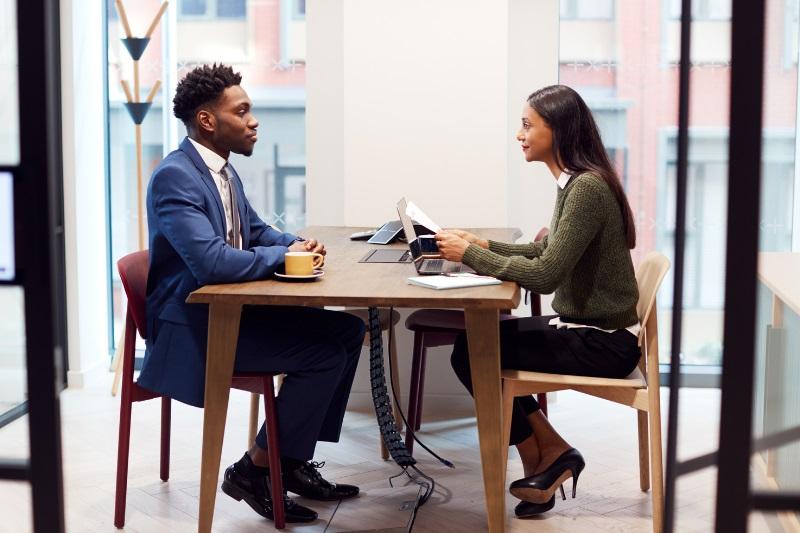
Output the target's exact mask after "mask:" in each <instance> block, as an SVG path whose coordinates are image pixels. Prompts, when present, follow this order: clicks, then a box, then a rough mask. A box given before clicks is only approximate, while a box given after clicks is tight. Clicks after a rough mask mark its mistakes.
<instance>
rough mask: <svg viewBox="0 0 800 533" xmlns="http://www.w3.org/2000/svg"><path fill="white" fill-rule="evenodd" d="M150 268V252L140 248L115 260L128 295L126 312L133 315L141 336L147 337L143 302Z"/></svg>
mask: <svg viewBox="0 0 800 533" xmlns="http://www.w3.org/2000/svg"><path fill="white" fill-rule="evenodd" d="M149 268H150V252H148V251H147V250H142V251H140V252H134V253H132V254H128V255H126V256H125V257H123V258H122V259H120V260H119V261H117V270H118V271H119V277H120V279H121V280H122V287H123V288H124V289H125V295H126V296H127V297H128V313H130V314H131V315H132V317H133V322H134V324H136V329H137V330H138V331H139V335H141V337H142V338H146V337H147V320H146V317H145V302H146V300H147V271H148V269H149Z"/></svg>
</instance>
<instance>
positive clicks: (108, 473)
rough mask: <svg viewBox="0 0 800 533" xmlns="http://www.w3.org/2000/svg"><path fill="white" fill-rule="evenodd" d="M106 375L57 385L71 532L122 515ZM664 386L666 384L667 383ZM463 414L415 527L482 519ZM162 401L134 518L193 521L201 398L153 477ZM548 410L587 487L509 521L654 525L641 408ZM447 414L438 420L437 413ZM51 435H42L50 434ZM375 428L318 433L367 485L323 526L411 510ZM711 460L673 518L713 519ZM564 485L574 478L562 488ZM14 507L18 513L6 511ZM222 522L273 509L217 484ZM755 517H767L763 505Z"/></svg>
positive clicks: (443, 421)
mask: <svg viewBox="0 0 800 533" xmlns="http://www.w3.org/2000/svg"><path fill="white" fill-rule="evenodd" d="M105 380H106V378H105V376H103V378H102V379H101V380H100V382H99V383H97V384H96V385H95V386H92V387H89V388H86V389H82V390H68V391H65V392H64V393H63V394H62V396H61V399H62V425H63V445H64V476H65V492H66V513H67V523H68V531H70V532H87V533H89V532H106V533H110V532H113V531H116V530H115V528H114V526H113V510H114V475H115V464H116V444H117V418H118V405H119V404H118V400H117V399H114V398H111V396H110V395H109V392H108V391H109V386H108V384H107V383H106V382H105ZM665 399H666V397H665ZM681 401H682V405H681V413H682V428H681V432H680V443H681V455H682V456H683V457H690V456H693V455H694V454H697V453H702V452H705V451H709V450H712V449H714V448H715V447H716V444H717V434H716V428H717V426H718V420H717V416H718V411H719V405H718V401H719V393H718V391H716V390H687V391H685V393H684V394H682V395H681ZM247 408H248V397H247V396H246V395H244V394H240V393H238V392H235V391H234V393H233V394H232V396H231V406H230V410H229V417H228V424H227V431H226V435H225V445H224V449H223V460H222V462H223V469H224V468H225V466H226V465H227V464H230V463H231V462H234V461H236V460H238V459H239V457H241V455H242V453H243V451H244V447H245V435H246V415H247ZM455 415H456V416H455V417H448V418H445V417H444V416H439V417H436V416H435V415H434V416H430V417H428V418H427V419H426V420H425V421H424V423H423V431H422V433H421V437H422V438H423V440H424V441H425V442H426V443H427V444H428V445H429V446H431V447H432V448H433V449H434V450H435V451H437V452H438V453H439V454H441V455H442V456H444V457H446V458H448V459H450V460H451V461H453V462H454V463H455V464H456V468H455V469H448V468H445V467H443V466H441V465H440V464H438V463H437V462H436V461H435V460H433V459H432V458H431V457H430V456H429V455H428V454H427V453H425V452H424V451H419V450H417V457H418V459H419V461H420V464H421V467H422V468H423V470H424V471H425V472H426V473H427V474H429V475H431V476H433V477H435V479H436V482H437V493H436V494H435V495H434V496H433V497H432V499H431V501H430V502H429V503H428V504H427V505H425V506H424V507H422V508H421V509H420V511H419V513H418V516H417V519H416V522H415V526H414V529H413V530H414V531H417V532H435V533H445V532H472V531H485V530H486V525H485V515H484V507H483V485H482V482H481V475H480V462H479V454H478V445H477V435H476V430H475V420H474V418H472V417H471V414H470V413H469V412H465V413H455ZM158 416H159V403H158V402H145V403H143V404H137V405H134V413H133V432H132V433H133V436H132V453H131V462H130V474H129V485H128V487H129V488H128V512H127V524H126V527H125V531H128V532H140V533H153V532H176V533H177V532H194V531H196V527H197V526H196V523H197V522H196V521H197V515H198V509H197V502H198V496H199V494H198V493H199V465H200V438H201V420H202V418H201V417H202V412H201V411H200V410H199V409H194V408H191V407H186V406H183V405H180V404H176V405H175V407H174V408H173V431H172V443H173V444H172V446H173V448H172V469H171V477H170V480H169V482H167V483H162V482H160V481H159V479H158V442H159V441H158V427H159V426H158V423H159V422H158V420H159V419H158ZM550 416H551V419H552V421H553V423H554V424H555V426H556V427H557V428H559V430H560V431H561V432H562V433H563V435H564V436H565V437H566V438H567V439H568V440H569V441H570V442H571V443H572V444H573V445H574V446H576V447H577V448H579V449H580V450H581V452H582V453H583V455H584V457H585V458H586V462H587V466H586V470H585V471H584V473H583V474H582V476H581V478H580V482H579V484H578V497H577V498H576V499H574V500H573V499H568V500H567V501H566V502H564V501H561V500H560V499H559V500H557V501H556V507H555V509H554V510H553V511H551V512H549V513H547V514H545V515H542V517H541V518H540V519H535V520H518V519H515V518H513V508H514V505H515V504H516V503H517V500H515V499H514V498H513V497H512V496H510V495H508V496H507V509H508V530H509V531H537V532H555V531H569V532H572V533H578V532H591V533H597V532H598V531H603V532H609V531H610V532H647V531H651V527H652V526H651V523H650V499H649V498H650V495H649V493H643V492H641V491H640V490H639V481H638V470H637V468H638V467H637V464H638V463H637V460H636V440H635V436H636V423H635V415H634V412H633V411H631V410H628V409H626V408H623V407H618V406H615V405H612V404H610V403H608V402H604V401H600V400H596V399H592V398H589V397H585V396H582V395H579V394H577V393H560V394H559V395H558V398H557V401H556V402H555V403H554V404H552V407H551V413H550ZM437 418H438V420H437ZM42 438H46V437H43V436H42ZM26 442H27V424H26V421H25V419H21V420H19V421H17V422H15V423H13V424H11V425H9V426H7V427H6V428H4V429H2V430H0V456H3V457H9V456H13V457H24V456H26V455H27V445H26ZM377 450H378V446H377V431H376V430H375V419H374V415H373V413H371V412H348V414H347V418H346V420H345V427H344V431H343V434H342V440H341V442H340V443H338V444H327V443H324V444H321V445H320V446H318V448H317V456H316V458H315V459H316V460H319V461H322V460H324V461H325V462H326V464H325V467H324V468H323V474H324V476H325V477H326V478H328V479H330V480H334V481H339V482H346V483H356V484H358V485H360V486H361V489H362V495H361V497H359V498H358V499H356V500H351V501H346V502H343V503H342V504H341V506H340V507H339V509H338V511H337V513H336V516H335V518H334V520H333V522H332V524H331V525H330V527H329V529H328V531H353V530H374V529H383V528H391V527H399V526H403V525H404V521H405V519H406V518H407V514H406V513H404V512H402V511H400V510H399V509H398V502H400V501H401V500H403V499H404V498H406V497H407V496H408V494H409V493H410V492H411V491H410V489H409V488H408V487H406V488H397V489H392V488H390V487H389V486H388V483H387V479H388V478H389V477H390V476H392V475H394V474H396V473H397V471H398V468H397V467H396V466H394V464H393V463H388V462H383V461H382V460H380V458H379V455H378V451H377ZM521 472H522V469H521V465H520V462H519V460H518V458H517V457H516V455H515V454H514V453H512V459H511V461H510V464H509V473H508V476H509V480H513V479H516V478H518V477H520V475H521ZM715 483H716V471H715V470H713V469H707V470H705V471H702V472H699V473H695V474H693V475H690V476H686V477H684V478H681V481H680V483H679V486H678V502H677V505H678V512H677V527H676V531H679V532H681V533H683V532H694V531H698V532H699V531H712V529H713V528H712V524H713V517H714V511H713V505H714V498H715V494H714V493H715V490H714V487H715ZM569 488H570V486H569V485H568V486H567V489H569ZM567 492H568V494H569V490H568V491H567ZM304 503H307V504H309V505H311V506H312V507H313V508H314V509H316V510H317V511H318V512H319V514H320V520H318V521H317V522H316V523H314V524H311V525H305V526H303V527H290V528H289V530H291V531H304V532H322V531H323V530H324V529H325V527H326V525H327V522H328V518H329V517H330V516H331V513H332V512H333V511H334V509H335V504H322V503H319V502H304ZM29 515H30V492H29V489H28V487H27V485H25V484H19V483H10V482H0V516H2V517H3V519H2V520H0V532H8V533H25V532H27V531H30V530H31V525H30V516H29ZM10 517H14V518H13V519H11V518H10ZM214 530H215V531H219V532H257V531H272V527H271V522H267V521H265V520H263V519H262V518H260V517H259V516H257V515H256V514H255V513H253V512H252V511H251V510H250V509H249V508H248V507H247V506H246V505H245V504H244V503H237V502H235V501H233V500H232V499H230V498H228V497H227V496H226V495H224V494H223V493H221V492H219V493H218V497H217V505H216V511H215V520H214ZM750 531H758V532H760V531H770V528H769V527H768V523H767V522H766V521H764V520H762V519H761V518H760V516H754V517H752V518H751V527H750Z"/></svg>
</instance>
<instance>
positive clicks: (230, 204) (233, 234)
mask: <svg viewBox="0 0 800 533" xmlns="http://www.w3.org/2000/svg"><path fill="white" fill-rule="evenodd" d="M219 175H220V176H221V177H222V182H223V183H224V184H225V189H227V191H226V192H227V193H228V195H227V196H228V198H227V199H226V200H227V202H226V204H227V205H225V210H226V211H228V213H230V217H231V226H232V227H230V228H227V230H228V231H227V236H228V238H227V239H226V242H227V243H228V244H229V245H230V246H233V247H234V248H237V249H238V248H241V247H242V243H241V234H240V233H241V232H240V228H239V210H238V209H237V207H236V206H237V204H236V187H235V186H234V184H233V181H232V180H231V178H230V176H228V172H227V171H226V170H225V167H222V168H221V169H220V171H219ZM223 201H224V200H223ZM226 222H227V221H226Z"/></svg>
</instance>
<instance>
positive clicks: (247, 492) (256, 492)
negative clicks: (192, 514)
mask: <svg viewBox="0 0 800 533" xmlns="http://www.w3.org/2000/svg"><path fill="white" fill-rule="evenodd" d="M269 487H270V480H269V476H268V475H262V476H257V477H248V476H246V475H244V474H242V473H241V472H239V471H238V470H237V469H236V465H231V466H229V467H228V468H227V470H225V479H224V480H223V481H222V492H224V493H225V494H227V495H228V496H230V497H231V498H233V499H234V500H236V501H237V502H239V501H242V500H244V501H245V503H247V505H249V506H250V507H251V508H252V509H253V510H254V511H255V512H257V513H258V514H260V515H261V516H263V517H264V518H268V519H270V520H275V515H274V513H273V509H272V498H270V492H269ZM283 508H284V515H285V516H286V521H287V522H313V521H314V520H316V519H317V513H316V512H314V510H313V509H309V508H308V507H303V506H302V505H300V504H298V503H295V502H294V501H293V500H292V499H291V498H288V497H286V494H285V493H284V495H283Z"/></svg>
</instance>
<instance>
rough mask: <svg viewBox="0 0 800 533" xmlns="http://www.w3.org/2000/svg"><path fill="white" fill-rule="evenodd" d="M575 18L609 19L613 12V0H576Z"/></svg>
mask: <svg viewBox="0 0 800 533" xmlns="http://www.w3.org/2000/svg"><path fill="white" fill-rule="evenodd" d="M576 8H577V13H576V18H579V19H610V18H611V17H612V15H613V14H614V2H613V0H578V2H577V4H576Z"/></svg>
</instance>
